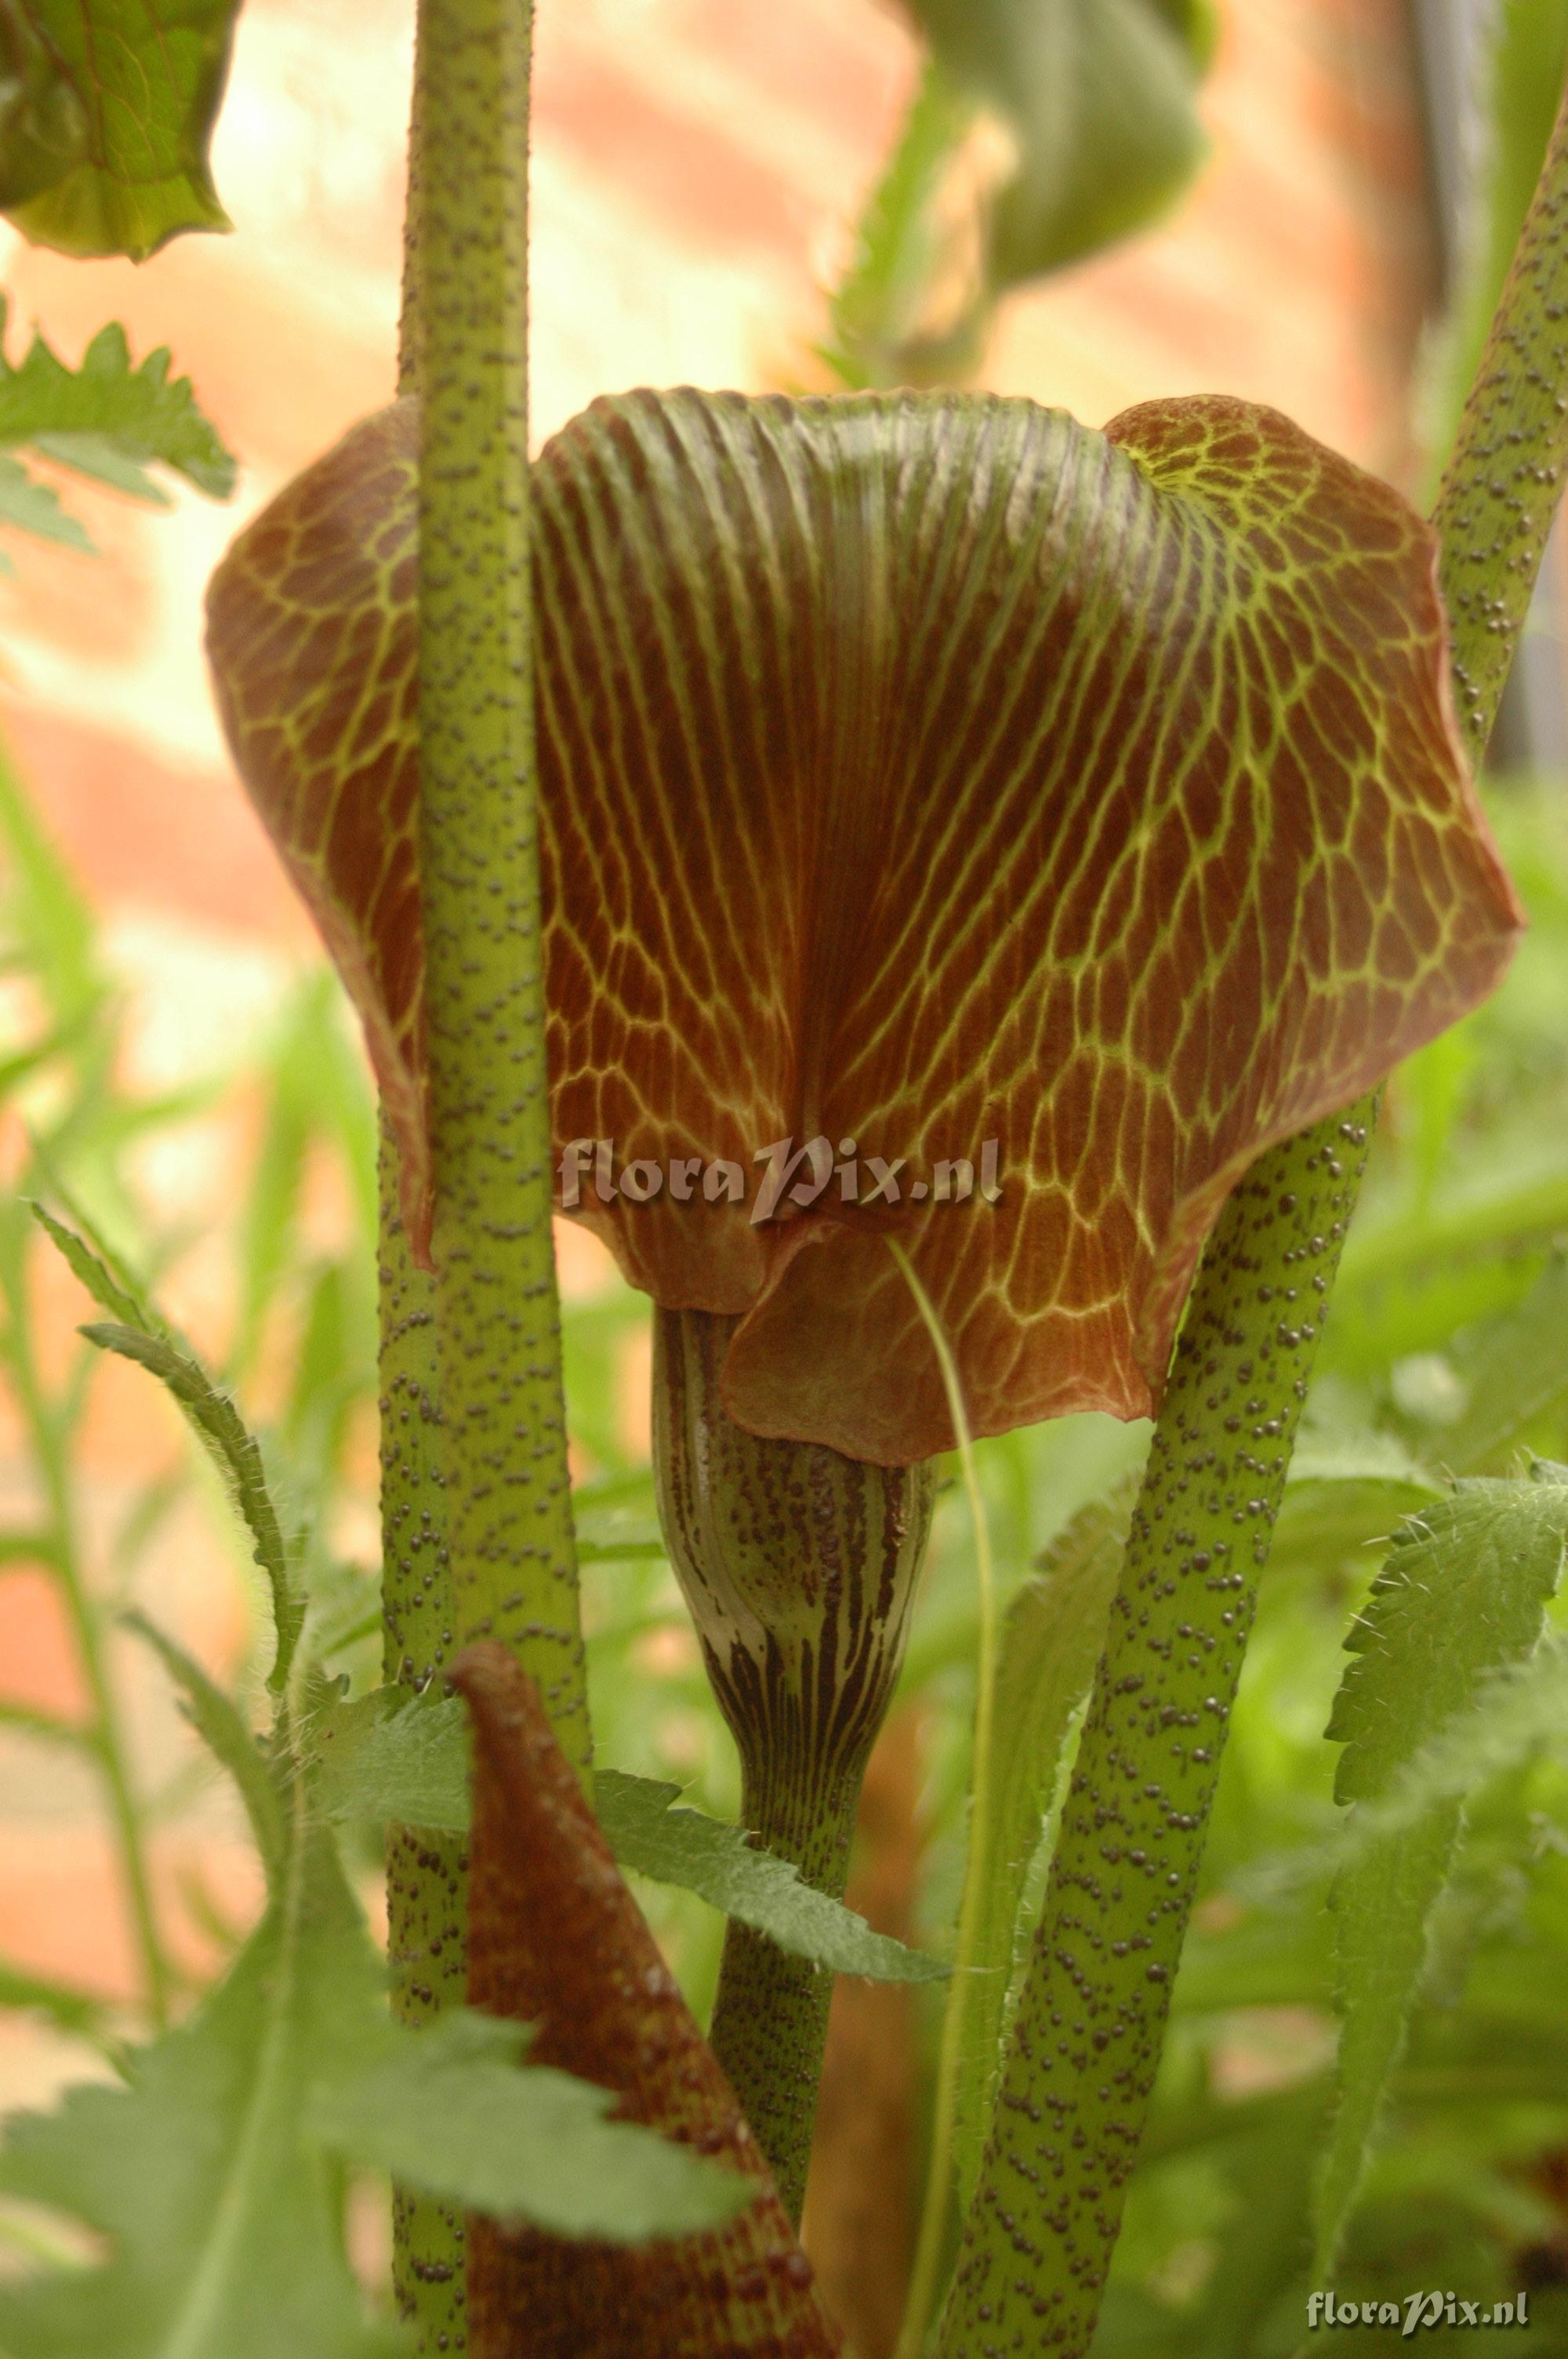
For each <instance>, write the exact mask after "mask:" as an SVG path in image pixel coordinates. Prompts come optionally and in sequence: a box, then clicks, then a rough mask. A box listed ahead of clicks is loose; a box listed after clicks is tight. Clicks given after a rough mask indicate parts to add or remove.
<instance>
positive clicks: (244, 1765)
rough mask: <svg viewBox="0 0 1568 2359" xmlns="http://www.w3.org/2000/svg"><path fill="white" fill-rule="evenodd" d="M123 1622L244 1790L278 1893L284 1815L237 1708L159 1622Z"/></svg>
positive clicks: (129, 1618)
mask: <svg viewBox="0 0 1568 2359" xmlns="http://www.w3.org/2000/svg"><path fill="white" fill-rule="evenodd" d="M124 1619H125V1626H126V1628H127V1629H129V1630H134V1631H135V1633H136V1635H137V1636H138V1637H142V1638H145V1639H146V1642H147V1644H148V1645H149V1646H150V1647H153V1648H155V1649H156V1651H157V1654H158V1655H159V1656H160V1657H161V1658H162V1659H163V1663H164V1666H165V1668H166V1669H167V1670H168V1674H169V1677H170V1678H171V1679H172V1680H174V1682H175V1685H176V1686H177V1687H178V1689H179V1690H180V1693H181V1695H182V1697H183V1699H184V1703H185V1709H186V1712H187V1714H188V1716H189V1721H190V1724H191V1726H192V1727H193V1728H194V1729H195V1731H196V1733H197V1734H198V1735H199V1736H200V1738H201V1741H202V1743H203V1744H204V1745H207V1746H208V1747H209V1748H210V1750H211V1752H212V1754H213V1755H214V1756H215V1757H216V1758H217V1759H218V1760H219V1761H221V1762H222V1765H223V1767H224V1768H225V1769H227V1771H228V1772H229V1775H230V1776H231V1777H232V1779H233V1781H234V1783H235V1785H236V1786H237V1787H238V1788H239V1789H240V1799H241V1800H242V1801H243V1803H244V1806H245V1815H246V1817H247V1818H248V1819H249V1820H250V1822H251V1832H252V1833H253V1834H254V1836H255V1839H256V1848H257V1850H258V1851H259V1852H260V1853H261V1855H262V1864H263V1865H264V1866H265V1869H266V1872H267V1881H268V1883H269V1884H270V1885H271V1886H274V1888H275V1889H276V1884H277V1881H278V1878H279V1877H280V1875H282V1872H283V1865H284V1854H285V1843H284V1829H283V1815H282V1809H281V1805H280V1801H279V1797H278V1791H277V1788H276V1784H275V1783H274V1780H273V1776H272V1772H271V1771H270V1769H269V1768H268V1767H267V1765H266V1763H265V1761H264V1760H263V1758H262V1755H261V1750H260V1747H259V1746H258V1745H257V1744H256V1740H255V1738H254V1735H253V1734H251V1731H250V1729H249V1728H248V1727H247V1726H246V1725H245V1723H244V1720H243V1718H242V1716H241V1713H240V1711H239V1708H238V1706H237V1705H236V1704H235V1703H234V1701H232V1698H231V1697H229V1696H227V1695H225V1694H224V1692H223V1690H222V1688H220V1687H219V1686H217V1685H216V1684H215V1682H214V1681H213V1680H211V1679H209V1678H208V1676H207V1673H206V1672H205V1671H204V1670H203V1669H202V1668H201V1666H200V1663H199V1662H197V1661H196V1660H195V1658H193V1657H192V1656H190V1655H189V1654H187V1652H186V1650H185V1648H184V1647H180V1646H178V1645H177V1644H176V1643H175V1641H174V1640H173V1639H172V1638H170V1637H168V1636H167V1635H166V1634H165V1633H164V1632H163V1631H162V1630H160V1629H159V1628H158V1626H157V1623H156V1622H151V1621H149V1620H148V1619H147V1616H146V1614H140V1613H131V1614H126V1615H125V1617H124Z"/></svg>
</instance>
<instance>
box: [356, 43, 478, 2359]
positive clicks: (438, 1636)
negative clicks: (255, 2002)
mask: <svg viewBox="0 0 1568 2359" xmlns="http://www.w3.org/2000/svg"><path fill="white" fill-rule="evenodd" d="M417 46H422V41H421V42H420V43H419V44H418V45H417ZM423 101H424V78H423V75H422V74H421V72H420V71H419V63H418V59H417V57H416V62H415V73H414V105H413V109H412V113H411V117H410V122H409V127H408V200H407V209H406V216H405V225H404V289H403V310H402V316H401V318H400V320H399V322H398V340H397V342H398V350H397V381H398V390H399V392H400V393H415V392H417V390H418V385H419V349H420V340H421V339H420V310H419V286H420V252H421V246H422V242H423V241H422V234H421V214H422V207H421V203H420V189H421V177H420V168H419V151H420V147H421V145H422V138H423V132H422V125H421V115H422V113H423ZM379 1178H380V1196H379V1202H380V1212H379V1234H378V1245H377V1255H376V1267H377V1276H378V1279H379V1284H380V1302H381V1386H380V1389H381V1560H382V1613H383V1624H384V1647H383V1674H384V1678H385V1680H386V1681H387V1683H388V1684H389V1685H391V1686H396V1687H401V1688H405V1689H406V1690H408V1692H409V1693H410V1695H416V1694H420V1693H422V1692H423V1691H424V1690H425V1689H426V1688H427V1686H428V1685H429V1682H430V1680H432V1679H433V1678H434V1677H435V1676H436V1674H437V1673H438V1670H440V1669H441V1668H442V1666H443V1665H444V1664H445V1663H446V1662H447V1661H448V1660H449V1658H450V1656H451V1652H452V1646H453V1625H454V1620H455V1608H454V1604H453V1598H452V1583H451V1572H450V1568H449V1562H448V1557H447V1544H446V1516H445V1502H444V1499H443V1495H442V1476H441V1465H440V1433H439V1424H440V1409H439V1405H438V1403H439V1384H438V1375H437V1367H436V1310H435V1289H434V1287H433V1285H432V1282H431V1279H430V1277H429V1274H428V1272H427V1271H426V1270H422V1269H421V1268H419V1267H418V1266H417V1264H416V1262H415V1260H414V1256H413V1255H412V1254H411V1253H410V1251H409V1247H408V1239H407V1236H406V1234H405V1232H404V1226H403V1214H402V1208H401V1204H400V1201H399V1195H398V1169H397V1147H396V1145H395V1141H394V1139H393V1137H392V1136H391V1132H390V1129H389V1128H388V1127H386V1126H385V1125H384V1126H383V1131H382V1140H381V1165H380V1174H379ZM467 1876H468V1857H467V1851H466V1846H465V1845H464V1843H463V1841H462V1839H461V1837H460V1836H457V1835H453V1834H450V1833H449V1832H446V1831H445V1830H442V1829H437V1828H431V1827H407V1826H389V1827H388V1829H387V1832H386V1918H387V1963H388V1967H389V1971H390V1977H391V1985H392V2006H393V2012H394V2014H395V2016H396V2017H397V2018H398V2020H399V2021H400V2022H402V2023H406V2024H408V2025H410V2026H411V2027H416V2028H417V2027H419V2026H421V2025H423V2024H426V2023H428V2022H429V2021H430V2020H431V2018H432V2017H435V2016H437V2015H438V2014H440V2012H441V2011H442V2009H443V2008H445V2007H449V2006H461V2005H462V2003H463V1996H464V1989H465V1980H466V1951H465V1933H466V1930H467V1928H466V1922H465V1919H466V1914H467V1910H466V1900H467ZM392 2227H393V2235H392V2256H393V2257H392V2271H393V2287H394V2291H395V2295H396V2299H397V2307H398V2311H399V2314H400V2315H401V2316H402V2317H403V2318H404V2319H405V2320H406V2321H407V2322H408V2323H409V2324H410V2325H411V2326H412V2327H413V2329H414V2331H415V2332H416V2335H417V2337H418V2343H419V2348H420V2351H421V2352H422V2353H423V2354H427V2359H435V2354H438V2353H445V2352H459V2351H461V2350H462V2349H463V2348H464V2347H465V2343H464V2324H463V2316H464V2274H463V2272H464V2254H463V2241H464V2240H463V2219H462V2214H461V2213H460V2212H456V2211H454V2210H453V2209H452V2208H451V2207H450V2206H449V2205H448V2204H445V2203H440V2202H438V2201H436V2200H435V2199H434V2198H433V2197H431V2196H427V2195H424V2194H420V2193H417V2192H415V2191H414V2190H410V2189H407V2188H403V2187H395V2188H394V2190H393V2219H392Z"/></svg>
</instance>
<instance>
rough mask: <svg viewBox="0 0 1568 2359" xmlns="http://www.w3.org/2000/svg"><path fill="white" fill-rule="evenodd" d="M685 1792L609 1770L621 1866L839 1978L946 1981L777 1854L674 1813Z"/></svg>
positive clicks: (603, 1776)
mask: <svg viewBox="0 0 1568 2359" xmlns="http://www.w3.org/2000/svg"><path fill="white" fill-rule="evenodd" d="M679 1794H680V1788H679V1787H678V1786H667V1785H665V1784H663V1783H662V1782H661V1781H660V1780H659V1779H657V1778H653V1777H629V1776H627V1774H626V1773H625V1772H624V1771H623V1770H620V1769H601V1770H600V1772H599V1774H598V1776H597V1777H595V1779H594V1781H593V1799H594V1807H595V1809H596V1810H597V1811H598V1813H599V1819H600V1825H601V1826H602V1827H603V1829H604V1832H605V1833H606V1834H607V1835H608V1836H609V1838H610V1843H611V1849H612V1850H613V1852H614V1854H615V1856H616V1858H617V1859H618V1860H619V1861H620V1863H621V1864H622V1867H626V1868H631V1869H632V1870H633V1872H634V1873H635V1874H637V1875H647V1876H651V1877H652V1878H653V1879H654V1882H655V1883H658V1884H678V1885H679V1886H681V1887H682V1888H683V1889H684V1890H685V1891H687V1892H695V1893H696V1894H697V1897H699V1898H700V1899H703V1900H706V1901H708V1902H709V1903H710V1904H711V1906H712V1907H713V1908H719V1909H722V1910H723V1912H724V1914H725V1915H726V1916H727V1917H733V1918H736V1919H739V1921H740V1922H741V1924H742V1925H751V1926H752V1927H754V1928H755V1930H757V1931H758V1932H759V1933H766V1934H768V1935H769V1936H770V1937H771V1938H772V1939H773V1940H774V1941H776V1942H777V1943H778V1945H779V1947H780V1949H781V1950H788V1951H791V1952H792V1953H793V1954H794V1955H795V1956H796V1957H800V1958H810V1959H812V1960H813V1961H814V1962H815V1963H816V1964H817V1965H819V1966H826V1967H827V1968H828V1969H829V1970H830V1971H831V1972H832V1973H836V1974H864V1975H866V1976H868V1977H870V1978H871V1979H872V1980H874V1981H878V1982H892V1983H924V1982H937V1981H940V1980H941V1979H942V1977H943V1975H944V1974H945V1973H946V1968H945V1967H944V1966H943V1965H942V1963H941V1962H940V1960H938V1959H935V1958H928V1957H923V1956H922V1955H921V1953H920V1952H919V1951H917V1950H911V1949H907V1948H906V1947H905V1946H904V1944H903V1942H902V1941H895V1940H892V1937H891V1936H890V1935H889V1934H886V1933H873V1932H872V1930H871V1927H870V1926H869V1925H868V1924H867V1923H866V1922H865V1919H863V1918H860V1917H857V1916H856V1914H855V1912H854V1910H853V1909H852V1908H845V1906H844V1904H843V1902H842V1901H840V1900H830V1899H829V1898H828V1897H827V1894H826V1893H824V1892H817V1891H815V1890H814V1889H813V1888H812V1886H810V1885H809V1884H803V1883H802V1881H801V1876H800V1870H799V1869H798V1868H797V1867H796V1866H795V1864H793V1862H791V1861H789V1860H784V1859H778V1858H775V1857H774V1855H773V1854H772V1853H771V1852H765V1851H754V1850H753V1849H752V1846H751V1844H750V1843H748V1842H747V1840H746V1836H745V1833H744V1831H743V1830H742V1829H741V1828H740V1827H729V1826H725V1825H724V1824H723V1823H722V1822H721V1821H719V1820H718V1819H710V1818H708V1817H706V1816H705V1815H704V1813H703V1812H702V1811H700V1810H682V1809H676V1808H675V1807H673V1805H675V1804H676V1801H677V1800H678V1798H679Z"/></svg>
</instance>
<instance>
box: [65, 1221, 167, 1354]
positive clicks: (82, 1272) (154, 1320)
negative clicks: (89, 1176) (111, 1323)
mask: <svg viewBox="0 0 1568 2359" xmlns="http://www.w3.org/2000/svg"><path fill="white" fill-rule="evenodd" d="M70 1210H71V1217H72V1218H73V1219H74V1220H75V1221H76V1222H77V1223H78V1225H79V1227H80V1228H81V1229H83V1230H85V1229H86V1223H84V1222H83V1220H82V1216H81V1212H79V1211H78V1209H77V1208H76V1206H75V1205H72V1206H71V1208H70ZM32 1214H33V1218H34V1220H35V1221H37V1223H38V1226H39V1228H40V1229H42V1231H43V1233H44V1234H45V1235H46V1236H47V1237H48V1238H49V1242H50V1243H51V1245H53V1246H54V1248H55V1250H56V1252H57V1253H58V1254H59V1256H61V1258H62V1259H63V1260H64V1261H65V1262H67V1263H68V1264H69V1265H70V1270H71V1273H72V1275H73V1276H74V1277H77V1278H78V1279H79V1280H80V1281H81V1284H82V1285H83V1286H84V1287H85V1288H86V1289H87V1291H88V1293H89V1294H90V1295H91V1296H92V1299H93V1301H94V1302H96V1303H97V1305H98V1308H99V1309H100V1310H106V1311H107V1312H108V1313H109V1316H110V1318H111V1319H113V1320H115V1321H118V1323H119V1324H120V1325H121V1326H124V1327H140V1328H145V1329H146V1332H147V1333H148V1334H155V1335H161V1336H165V1337H167V1336H168V1329H167V1328H166V1327H165V1326H164V1324H163V1322H162V1321H161V1320H160V1319H159V1318H158V1316H157V1312H156V1311H155V1310H153V1309H152V1308H151V1306H150V1304H148V1303H147V1301H146V1299H145V1298H144V1297H143V1295H142V1293H141V1290H140V1288H138V1287H137V1285H136V1283H135V1279H134V1278H133V1277H132V1276H131V1274H130V1272H129V1271H128V1270H126V1269H124V1268H123V1267H121V1266H119V1265H118V1264H117V1263H116V1262H114V1260H113V1258H112V1257H111V1256H110V1253H109V1250H108V1248H107V1246H106V1245H104V1243H103V1238H102V1237H99V1236H96V1235H93V1234H92V1233H91V1232H87V1234H80V1235H79V1234H78V1233H77V1230H76V1229H69V1228H67V1226H66V1224H65V1223H64V1222H63V1221H57V1220H56V1218H55V1216H54V1214H53V1213H52V1212H50V1211H49V1208H48V1207H47V1205H43V1204H34V1205H33V1206H32Z"/></svg>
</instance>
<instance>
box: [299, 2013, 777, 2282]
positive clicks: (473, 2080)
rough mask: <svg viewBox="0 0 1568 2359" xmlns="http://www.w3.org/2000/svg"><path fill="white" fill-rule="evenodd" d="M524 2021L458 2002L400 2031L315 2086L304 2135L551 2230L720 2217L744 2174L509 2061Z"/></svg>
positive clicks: (637, 2232)
mask: <svg viewBox="0 0 1568 2359" xmlns="http://www.w3.org/2000/svg"><path fill="white" fill-rule="evenodd" d="M527 2037H528V2035H527V2031H526V2028H525V2027H523V2026H521V2025H518V2024H514V2023H501V2022H498V2021H496V2020H494V2019H493V2018H492V2017H487V2016H482V2015H474V2014H470V2013H469V2012H467V2011H466V2010H460V2011H459V2012H457V2013H454V2014H450V2015H447V2016H444V2017H442V2018H441V2019H440V2021H439V2022H438V2023H436V2024H434V2025H433V2026H432V2027H430V2028H429V2029H428V2030H427V2031H422V2032H419V2033H418V2034H416V2035H415V2034H404V2035H401V2036H400V2038H399V2041H398V2047H397V2051H396V2052H395V2054H391V2055H389V2056H387V2057H386V2058H385V2059H384V2060H380V2061H378V2062H376V2063H374V2064H373V2065H371V2066H370V2067H369V2069H368V2070H367V2071H364V2072H362V2074H360V2075H359V2076H358V2077H357V2078H355V2079H353V2080H351V2081H349V2082H344V2083H342V2084H341V2085H340V2086H338V2087H336V2088H333V2089H331V2090H330V2091H328V2092H327V2093H324V2094H323V2095H322V2096H321V2097H320V2098H319V2100H318V2101H317V2103H316V2104H315V2105H314V2106H313V2108H312V2110H311V2114H310V2125H311V2128H312V2131H313V2132H314V2134H315V2136H318V2137H319V2138H320V2139H321V2141H322V2142H323V2143H324V2144H325V2145H328V2146H330V2147H335V2148H336V2149H338V2150H339V2151H340V2152H341V2153H343V2154H345V2155H347V2156H349V2157H351V2158H352V2159H353V2160H354V2161H356V2162H360V2163H363V2164H366V2165H369V2166H371V2167H373V2168H374V2169H379V2170H385V2171H388V2172H390V2173H391V2174H392V2175H393V2176H394V2177H395V2178H396V2179H397V2180H400V2181H402V2182H405V2183H406V2184H407V2185H410V2186H415V2187H419V2188H422V2189H424V2190H425V2191H426V2192H427V2194H430V2195H434V2196H438V2197H439V2198H441V2199H443V2200H444V2201H447V2202H449V2203H455V2204H460V2205H461V2206H462V2207H463V2209H464V2210H465V2211H470V2212H487V2213H489V2214H491V2215H492V2216H493V2217H496V2218H499V2219H514V2220H526V2221H528V2222H530V2223H532V2224H533V2225H534V2226H535V2227H538V2228H543V2229H546V2230H548V2231H549V2232H550V2233H551V2234H555V2235H557V2236H592V2237H595V2238H600V2239H603V2240H605V2241H607V2242H610V2243H613V2244H624V2245H635V2244H642V2243H644V2242H645V2241H646V2240H647V2239H648V2238H649V2237H652V2236H687V2235H697V2234H702V2233H703V2231H705V2230H707V2229H711V2228H718V2227H721V2226H722V2225H723V2223H724V2222H725V2221H726V2220H730V2219H732V2218H733V2217H734V2215H735V2213H736V2212H740V2211H742V2210H743V2209H744V2208H745V2206H746V2205H747V2204H748V2203H750V2202H751V2201H753V2200H754V2198H755V2196H756V2193H757V2189H756V2187H755V2185H754V2184H753V2183H752V2180H748V2179H742V2178H741V2176H740V2174H739V2173H738V2172H735V2171H732V2170H727V2169H723V2168H722V2166H721V2165H719V2164H718V2163H714V2162H709V2161H708V2160H706V2159H705V2158H703V2157H701V2156H700V2155H697V2154H695V2153H693V2152H692V2151H691V2150H690V2149H689V2148H687V2147H680V2146H677V2145H676V2144H675V2143H674V2142H673V2141H672V2140H671V2139H669V2138H665V2137H661V2136H659V2134H658V2132H657V2131H655V2130H651V2129H644V2128H642V2127H640V2126H639V2125H636V2124H634V2123H628V2122H616V2121H611V2120H610V2119H609V2118H608V2115H609V2112H610V2107H611V2104H613V2103H614V2098H613V2095H612V2094H611V2092H610V2091H609V2090H605V2089H599V2088H595V2087H594V2086H593V2085H592V2083H591V2082H587V2081H579V2080H576V2079H574V2078H573V2077H572V2076H571V2075H570V2074H569V2073H566V2072H557V2071H552V2070H551V2069H550V2068H549V2067H548V2066H546V2065H529V2066H527V2067H526V2068H524V2069H523V2070H519V2069H518V2068H519V2060H520V2058H521V2055H522V2051H523V2049H524V2047H525V2045H526V2043H527Z"/></svg>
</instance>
